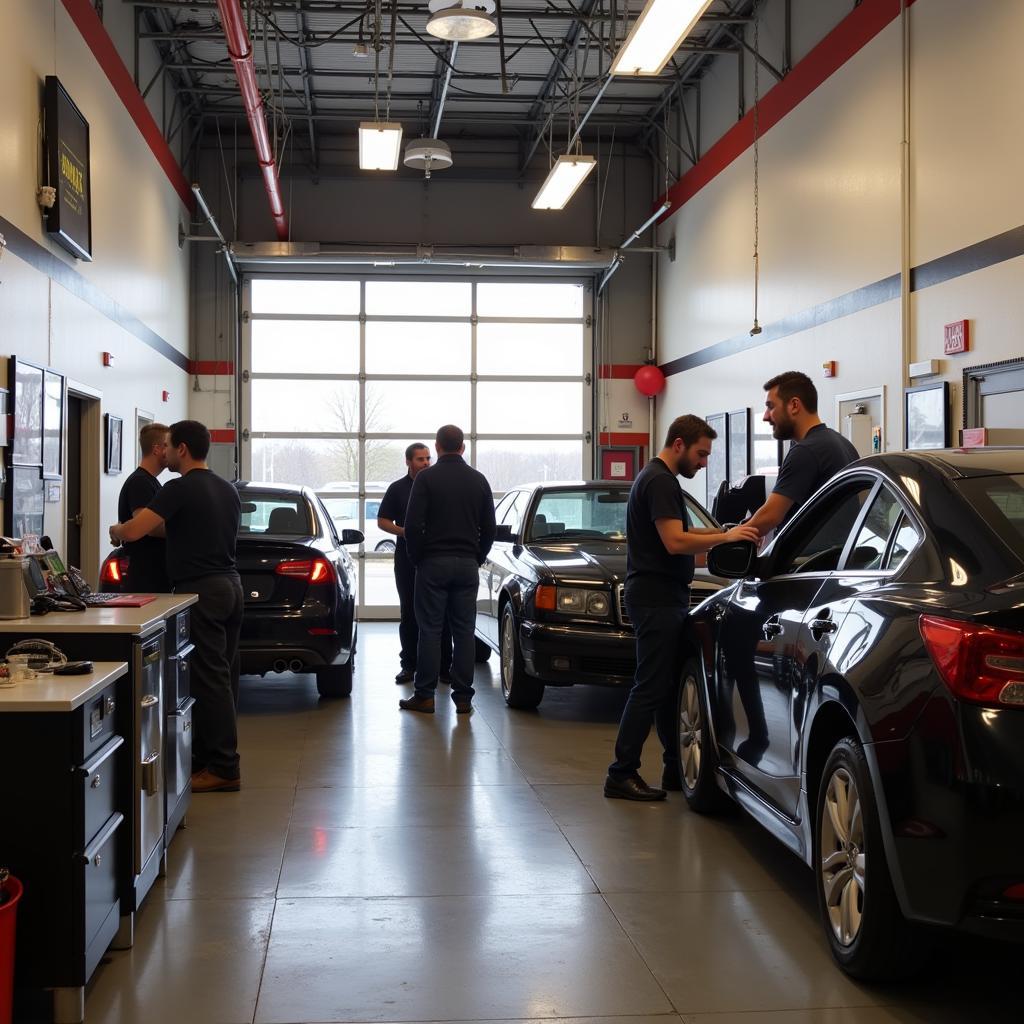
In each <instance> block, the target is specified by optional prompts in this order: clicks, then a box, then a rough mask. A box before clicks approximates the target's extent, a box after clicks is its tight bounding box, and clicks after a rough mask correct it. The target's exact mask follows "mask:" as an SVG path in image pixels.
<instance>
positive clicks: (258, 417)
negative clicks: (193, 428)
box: [241, 276, 592, 617]
mask: <svg viewBox="0 0 1024 1024" xmlns="http://www.w3.org/2000/svg"><path fill="white" fill-rule="evenodd" d="M590 323H591V320H590V292H589V290H588V287H587V286H586V285H585V284H584V283H582V282H567V281H564V280H558V281H545V280H521V279H516V280H514V281H510V280H507V279H505V280H438V279H436V278H431V279H427V280H424V279H422V278H420V279H415V280H409V279H397V280H396V279H395V278H362V279H357V278H326V277H316V278H311V277H306V278H301V277H294V276H288V277H282V276H266V277H264V276H253V277H251V278H249V279H248V280H247V281H246V286H245V291H244V314H243V377H242V379H243V385H242V425H243V428H244V429H243V431H242V446H241V458H242V472H243V475H245V476H247V477H248V478H249V479H251V480H262V481H267V482H275V483H303V484H307V485H309V486H311V487H313V488H315V489H316V490H317V491H318V492H319V493H320V495H321V497H322V498H323V500H324V503H325V505H326V506H327V507H328V509H329V511H330V513H331V515H332V516H333V518H334V520H335V522H336V524H337V525H338V526H339V528H341V527H345V528H355V529H359V530H362V531H363V533H364V534H365V535H366V543H365V544H364V545H363V546H362V548H361V550H360V551H359V552H358V555H359V563H358V564H359V566H360V574H361V585H360V606H361V607H360V612H361V614H362V615H363V617H374V616H382V617H383V616H389V615H394V614H396V613H397V595H396V593H395V588H394V578H393V575H392V563H391V558H392V551H393V546H392V544H391V538H390V537H389V536H388V535H387V534H383V533H381V532H380V531H379V530H378V529H377V525H376V520H377V509H378V507H379V504H380V499H381V497H382V496H383V493H384V490H385V489H386V487H387V485H388V484H389V483H390V482H391V481H392V480H396V479H397V478H398V477H400V476H402V475H404V473H405V471H406V470H405V449H406V447H407V446H408V445H409V444H410V443H411V442H413V441H422V442H425V443H427V444H429V445H430V446H431V448H433V438H434V434H435V432H436V431H437V428H438V427H439V426H441V425H442V424H443V423H456V424H458V425H459V426H461V427H462V428H463V430H465V432H466V436H467V451H466V456H467V459H468V460H469V462H470V463H471V464H472V465H474V466H476V467H477V468H478V469H480V470H481V472H483V473H484V474H485V475H486V476H487V478H488V480H490V482H491V486H492V487H493V489H494V491H495V495H496V496H498V495H501V494H502V493H504V492H505V491H506V490H508V489H509V488H511V487H515V486H517V485H518V484H522V483H526V482H528V481H531V480H565V479H570V480H574V479H581V478H583V477H585V476H588V475H589V473H588V472H587V469H588V467H589V466H590V465H591V464H592V459H591V452H590V437H591V433H590V432H591V430H592V424H591V419H592V396H591V387H590V380H591V350H592V349H591V343H590V339H591V330H590Z"/></svg>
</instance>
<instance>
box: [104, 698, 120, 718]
mask: <svg viewBox="0 0 1024 1024" xmlns="http://www.w3.org/2000/svg"><path fill="white" fill-rule="evenodd" d="M115 707H117V704H116V703H115V702H114V698H113V697H107V699H106V700H105V701H104V702H103V710H104V713H105V714H108V715H112V714H113V713H114V708H115Z"/></svg>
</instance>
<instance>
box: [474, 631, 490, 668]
mask: <svg viewBox="0 0 1024 1024" xmlns="http://www.w3.org/2000/svg"><path fill="white" fill-rule="evenodd" d="M473 643H474V644H476V649H475V651H474V653H473V658H474V660H475V661H476V663H477V664H478V665H482V664H483V663H484V662H485V661H490V660H491V645H490V644H489V643H486V642H485V641H483V640H481V639H480V637H478V636H475V637H473Z"/></svg>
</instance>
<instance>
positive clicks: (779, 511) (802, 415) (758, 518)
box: [746, 370, 860, 537]
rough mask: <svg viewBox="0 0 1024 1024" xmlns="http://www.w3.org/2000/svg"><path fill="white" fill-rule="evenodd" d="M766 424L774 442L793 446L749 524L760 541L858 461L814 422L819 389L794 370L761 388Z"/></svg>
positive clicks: (844, 444)
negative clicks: (852, 463) (770, 430)
mask: <svg viewBox="0 0 1024 1024" xmlns="http://www.w3.org/2000/svg"><path fill="white" fill-rule="evenodd" d="M764 389H765V391H766V392H767V396H766V397H765V402H764V407H765V408H764V422H765V423H770V424H771V425H772V434H773V435H774V436H775V438H776V440H778V441H792V442H793V444H792V445H791V446H790V449H789V451H788V452H787V454H786V458H785V459H784V460H783V463H782V469H781V470H780V471H779V477H778V480H777V481H776V483H775V487H774V488H773V489H772V493H771V494H770V495H768V500H767V501H765V503H764V504H763V505H762V506H761V507H760V508H759V509H758V510H757V511H756V512H755V513H754V514H753V515H752V516H751V517H750V518H749V519H748V520H747V524H746V525H747V526H753V527H754V528H755V529H756V530H757V531H758V533H759V534H760V535H761V536H762V537H764V536H765V535H766V534H767V533H768V532H769V531H771V530H773V529H775V528H776V527H777V526H782V525H784V524H785V523H787V522H789V520H790V519H791V518H792V517H793V516H794V515H795V514H796V511H797V509H799V508H800V506H801V505H803V504H804V502H805V501H807V499H808V498H809V497H810V496H811V495H812V494H814V492H815V491H816V490H817V489H818V488H819V487H821V486H822V484H824V483H825V482H826V481H828V480H830V479H831V478H832V477H833V476H835V474H836V473H838V472H839V470H841V469H842V468H843V467H844V466H848V465H849V464H850V463H851V462H856V461H857V459H859V458H860V455H859V454H858V452H857V449H856V448H854V447H853V445H852V444H850V442H849V441H847V440H846V438H845V437H843V435H842V434H840V433H839V432H838V431H836V430H833V429H832V428H831V427H826V426H825V424H824V423H822V422H821V420H820V418H819V417H818V389H817V388H816V387H815V386H814V384H813V383H812V381H811V378H810V377H808V376H807V374H805V373H800V372H799V371H798V370H789V371H788V372H786V373H780V374H779V375H778V376H777V377H772V379H771V380H770V381H768V382H767V383H766V384H765V385H764Z"/></svg>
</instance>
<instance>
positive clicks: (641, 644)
mask: <svg viewBox="0 0 1024 1024" xmlns="http://www.w3.org/2000/svg"><path fill="white" fill-rule="evenodd" d="M717 436H718V435H717V434H716V433H715V431H714V430H713V429H712V428H711V427H710V426H709V425H708V424H707V423H705V422H704V420H702V419H700V418H699V417H697V416H680V417H679V418H678V419H676V420H674V421H673V422H672V425H671V426H670V427H669V428H668V434H667V436H666V438H665V447H664V448H662V450H661V451H660V452H658V454H657V456H656V457H655V458H653V459H651V461H650V462H648V463H647V465H646V466H644V468H643V469H642V470H641V471H640V474H639V475H638V476H637V478H636V480H635V481H634V482H633V486H632V488H631V489H630V492H629V504H628V506H627V508H626V588H625V601H626V611H627V612H628V614H629V617H630V620H631V621H632V623H633V630H634V632H635V633H636V676H635V677H634V680H633V688H632V689H631V690H630V691H629V698H628V700H627V701H626V707H625V708H624V710H623V712H622V719H621V721H620V722H619V734H618V737H617V738H616V741H615V760H614V761H613V762H612V763H611V764H610V765H609V766H608V777H607V778H606V779H605V783H604V795H605V796H606V797H611V798H614V799H619V800H645V801H651V800H664V799H665V790H666V789H676V790H678V789H681V788H682V781H681V779H680V776H679V761H678V752H677V750H676V740H675V712H676V709H675V700H674V698H675V694H676V688H677V686H678V683H679V671H680V668H681V665H680V657H679V655H680V645H681V641H682V637H683V627H684V625H685V623H686V617H687V615H688V614H689V610H690V582H691V581H692V580H693V569H694V560H693V556H694V555H696V554H700V553H702V552H704V551H709V550H710V549H711V548H713V547H715V545H717V544H727V543H730V542H733V541H756V540H757V531H756V530H755V529H752V528H751V527H750V526H735V527H733V528H732V529H731V530H728V531H724V532H723V531H721V530H708V529H690V528H689V526H688V522H687V515H686V503H685V500H684V498H683V491H682V488H681V487H680V486H679V481H678V480H677V479H676V476H677V475H680V476H684V477H686V478H687V479H688V480H692V479H693V477H695V476H696V475H697V471H698V470H700V469H705V468H707V464H708V456H709V455H710V454H711V443H712V441H714V440H715V438H716V437H717ZM652 720H653V721H654V723H655V725H656V728H657V730H658V737H659V738H660V740H661V743H662V746H663V747H664V749H665V752H664V770H663V775H662V786H663V787H664V788H663V789H652V788H651V787H650V786H648V785H647V783H646V782H644V780H643V779H642V778H641V777H640V754H641V752H642V751H643V746H644V742H645V741H646V740H647V737H648V735H649V734H650V731H651V722H652Z"/></svg>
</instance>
